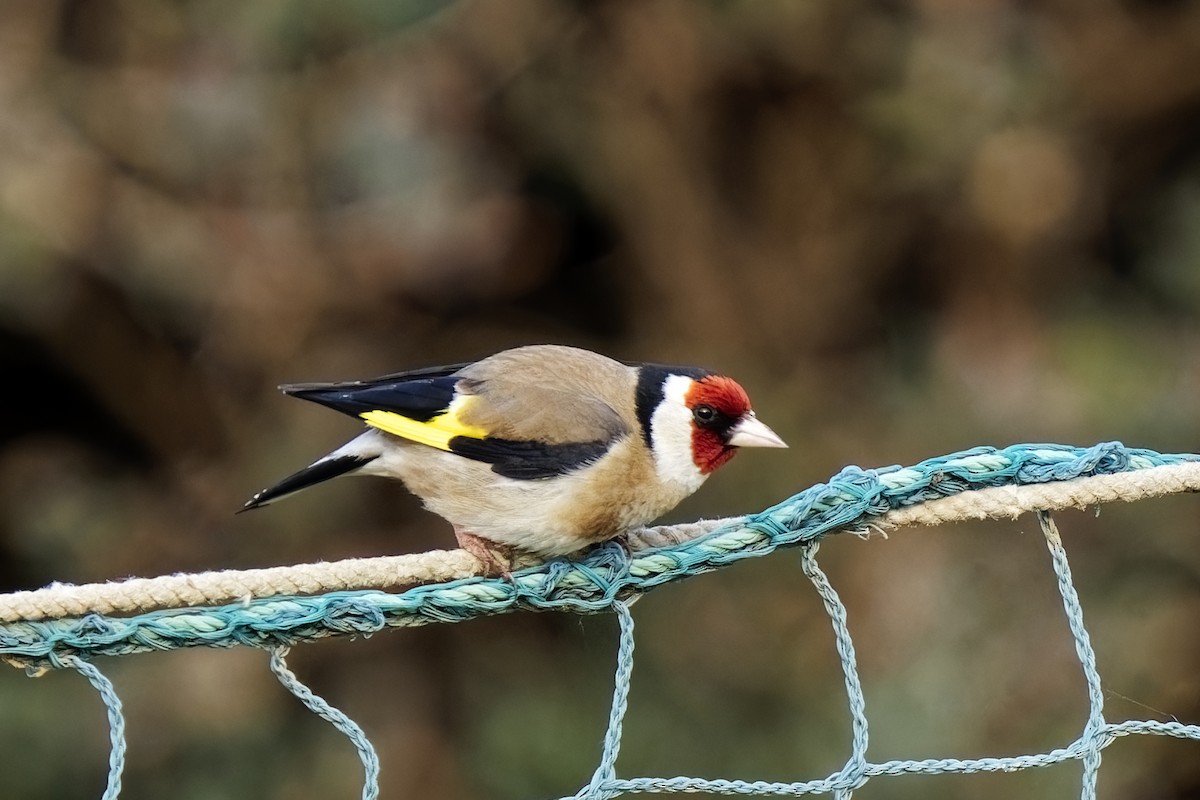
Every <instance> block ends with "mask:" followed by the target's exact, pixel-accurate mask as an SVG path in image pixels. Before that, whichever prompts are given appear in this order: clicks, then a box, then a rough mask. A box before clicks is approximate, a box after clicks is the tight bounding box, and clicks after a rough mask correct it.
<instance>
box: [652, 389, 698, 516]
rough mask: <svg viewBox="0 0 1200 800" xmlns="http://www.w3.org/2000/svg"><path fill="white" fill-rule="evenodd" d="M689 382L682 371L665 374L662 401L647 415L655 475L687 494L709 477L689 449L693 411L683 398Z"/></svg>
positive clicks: (690, 445) (690, 448) (690, 447)
mask: <svg viewBox="0 0 1200 800" xmlns="http://www.w3.org/2000/svg"><path fill="white" fill-rule="evenodd" d="M691 386H692V379H691V378H689V377H686V376H684V375H672V376H670V377H669V378H667V380H666V382H665V383H664V384H663V401H662V403H660V404H659V406H658V408H656V409H655V410H654V413H653V414H652V415H651V417H650V444H651V446H652V448H653V450H654V466H655V470H656V471H657V472H658V477H659V479H660V480H661V481H663V483H667V484H675V485H676V486H679V487H680V488H681V489H683V490H684V491H686V492H687V493H688V494H691V493H692V492H694V491H696V490H697V489H699V488H700V485H701V484H702V483H704V481H705V479H706V478H707V477H708V476H707V475H705V474H704V473H702V472H701V471H700V468H699V467H697V466H696V461H695V458H694V457H693V453H692V412H691V411H690V410H689V409H688V407H687V404H686V403H685V402H684V398H685V397H686V396H687V392H688V389H690V388H691Z"/></svg>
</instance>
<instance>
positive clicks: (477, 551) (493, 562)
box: [454, 528, 516, 581]
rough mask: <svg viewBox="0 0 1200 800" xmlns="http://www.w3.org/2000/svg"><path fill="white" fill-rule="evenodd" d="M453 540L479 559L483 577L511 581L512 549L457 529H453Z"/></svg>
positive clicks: (513, 552)
mask: <svg viewBox="0 0 1200 800" xmlns="http://www.w3.org/2000/svg"><path fill="white" fill-rule="evenodd" d="M454 538H455V539H457V540H458V546H459V547H461V548H462V549H463V550H466V551H467V552H468V553H470V554H471V555H473V556H475V558H477V559H479V563H480V564H483V572H484V575H488V576H493V577H494V576H500V577H502V578H505V579H507V580H509V581H511V580H512V566H513V557H514V556H515V555H516V551H515V549H514V548H512V547H508V546H506V545H502V544H496V543H495V542H493V541H490V540H488V539H484V538H483V537H482V536H476V535H475V534H473V533H468V532H467V531H464V530H460V529H458V528H455V529H454Z"/></svg>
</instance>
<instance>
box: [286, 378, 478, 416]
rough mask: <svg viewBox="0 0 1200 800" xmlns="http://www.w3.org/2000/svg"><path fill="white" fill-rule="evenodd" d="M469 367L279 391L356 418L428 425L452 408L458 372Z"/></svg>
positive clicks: (291, 386) (299, 385) (304, 385)
mask: <svg viewBox="0 0 1200 800" xmlns="http://www.w3.org/2000/svg"><path fill="white" fill-rule="evenodd" d="M465 366H468V365H467V364H449V365H446V366H442V367H427V368H425V369H416V370H410V371H408V372H396V373H393V374H391V375H383V376H381V377H378V378H372V379H370V380H365V381H347V382H344V383H292V384H285V385H283V386H280V387H279V388H280V390H282V391H283V393H284V394H288V395H291V396H292V397H299V398H301V399H302V400H310V401H312V402H314V403H320V404H321V405H323V406H328V407H329V408H332V409H334V410H335V411H341V412H342V413H343V414H349V415H350V416H352V417H357V416H359V415H360V414H363V413H364V412H368V411H380V410H382V411H393V412H395V413H397V414H401V415H403V416H405V417H408V418H409V419H414V420H416V421H417V422H428V421H429V420H431V419H433V418H434V417H436V416H437V415H438V414H442V413H445V411H446V409H447V408H448V407H449V405H450V401H451V400H453V399H454V386H455V384H457V383H458V380H459V379H458V377H457V376H456V375H455V373H457V372H458V371H459V370H460V369H462V368H463V367H465Z"/></svg>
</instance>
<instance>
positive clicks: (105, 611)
mask: <svg viewBox="0 0 1200 800" xmlns="http://www.w3.org/2000/svg"><path fill="white" fill-rule="evenodd" d="M1041 447H1042V448H1043V449H1042V450H1041V452H1042V456H1043V457H1046V456H1050V458H1049V459H1048V460H1047V462H1046V463H1036V462H1031V461H1029V460H1028V459H1026V461H1025V462H1024V463H1022V462H1021V461H1020V459H1019V458H1017V457H1016V456H1019V455H1028V453H1029V452H1030V451H1028V450H1017V449H1016V448H1009V450H1007V451H996V450H992V449H991V448H977V450H975V451H969V452H968V453H964V454H958V456H957V457H946V458H944V459H940V460H939V459H931V460H930V461H928V462H924V464H921V465H917V466H916V467H910V468H907V469H900V468H890V469H888V470H877V471H863V470H855V469H854V468H851V470H849V471H847V472H843V473H842V475H841V476H838V478H843V479H844V478H846V477H849V478H851V479H853V478H861V477H867V476H874V477H876V478H877V479H878V480H879V481H880V484H881V487H882V488H883V489H884V490H885V492H886V493H890V494H892V495H894V496H899V494H900V493H903V492H913V491H916V492H917V493H918V495H919V496H923V494H925V493H928V492H936V493H938V495H941V494H946V495H949V496H945V497H940V499H932V500H929V501H928V502H924V503H921V504H919V505H915V506H907V507H898V508H890V507H889V508H884V509H880V513H878V514H870V513H869V512H868V513H864V514H862V515H860V516H859V518H857V519H854V520H850V521H848V524H847V525H846V526H845V527H848V528H851V529H854V528H856V527H857V528H858V529H859V530H860V531H861V530H865V529H866V528H865V527H864V526H870V527H873V528H878V529H881V530H887V529H891V528H897V527H903V526H907V525H937V524H942V523H947V522H955V521H960V520H967V519H989V518H990V519H1002V518H1013V517H1017V516H1019V515H1020V514H1023V513H1026V512H1029V511H1033V510H1037V509H1045V510H1052V511H1053V510H1059V509H1063V508H1084V507H1087V506H1092V505H1099V504H1101V503H1108V502H1113V501H1118V500H1120V501H1126V502H1129V501H1134V500H1141V499H1145V498H1149V497H1157V496H1161V495H1164V494H1173V493H1178V492H1184V491H1197V490H1200V463H1197V462H1196V461H1187V460H1185V459H1189V458H1191V457H1190V456H1163V455H1160V454H1157V453H1154V454H1150V455H1148V454H1149V451H1133V450H1128V449H1126V448H1123V447H1121V446H1120V445H1117V444H1110V445H1098V446H1097V448H1099V450H1100V453H1101V454H1102V455H1101V457H1107V458H1108V459H1109V461H1110V462H1111V463H1110V464H1109V466H1117V467H1119V469H1120V471H1117V472H1114V473H1111V474H1091V475H1088V476H1087V477H1083V478H1074V479H1067V480H1057V481H1055V482H1052V483H1032V484H1018V485H1001V486H993V487H985V488H980V489H974V490H973V491H970V494H969V496H965V495H963V494H961V492H963V491H967V490H969V489H972V483H975V482H978V481H979V480H986V479H987V478H989V477H992V478H993V479H994V478H995V477H997V476H999V477H1002V478H1004V479H1008V478H1009V477H1016V476H1017V474H1016V472H1013V473H1012V475H1011V476H1010V475H1009V472H1010V471H1011V470H1016V469H1019V468H1024V469H1026V470H1034V469H1035V468H1039V467H1040V468H1041V471H1042V472H1048V473H1049V479H1051V480H1053V468H1054V467H1066V466H1075V467H1078V466H1079V464H1080V463H1081V462H1082V463H1085V464H1086V463H1087V462H1088V461H1089V459H1088V458H1076V455H1077V454H1078V453H1083V452H1092V451H1095V450H1097V448H1092V450H1091V451H1083V450H1078V449H1076V448H1061V447H1059V446H1050V445H1046V446H1041ZM1032 452H1034V453H1036V452H1037V451H1032ZM1067 453H1069V454H1070V455H1071V456H1072V458H1071V462H1073V463H1072V464H1071V465H1067V464H1066V463H1065V462H1064V460H1063V459H1062V458H1061V456H1062V455H1064V454H1067ZM1151 455H1152V457H1151ZM1117 456H1124V458H1117ZM1094 457H1095V454H1094V453H1093V458H1094ZM1156 462H1158V463H1157V465H1155V464H1156ZM1143 463H1144V464H1146V466H1141V464H1143ZM1100 466H1102V465H1100V464H1097V467H1100ZM930 467H935V468H934V469H932V470H931V469H930ZM938 470H940V471H938ZM1127 470H1133V471H1127ZM856 473H857V474H856ZM939 475H940V476H941V477H940V478H939V477H938V476H939ZM838 478H835V479H834V480H833V481H832V482H831V483H830V484H829V485H828V487H827V488H829V489H832V490H834V493H835V494H836V493H837V492H838V491H849V492H850V495H849V496H848V499H853V495H854V493H855V490H861V489H863V488H865V487H858V486H856V485H855V484H854V483H852V482H847V483H846V485H845V486H841V485H839V480H838ZM820 486H821V485H819V486H818V487H814V489H816V488H820ZM922 490H923V491H922ZM956 492H957V493H956ZM802 498H804V493H802V494H801V495H796V496H795V497H793V498H791V499H790V500H788V501H785V502H784V503H781V504H779V505H778V506H776V507H775V508H774V509H769V510H768V511H766V512H763V513H762V514H758V515H754V516H752V517H734V518H729V519H720V520H708V521H701V522H695V523H688V524H683V525H673V526H662V527H656V528H645V529H642V530H639V531H634V532H632V533H631V534H630V536H629V543H628V544H629V550H630V551H632V552H633V553H644V552H646V551H653V550H656V549H658V548H664V547H673V546H677V545H681V544H683V543H686V542H692V541H696V540H699V539H701V538H702V537H705V536H707V535H709V534H711V533H713V532H714V531H724V532H725V533H726V536H727V537H728V538H731V539H732V541H731V542H730V543H729V546H731V547H732V549H741V547H742V546H744V547H745V548H750V547H753V546H755V545H756V544H758V541H757V540H759V539H762V538H763V537H764V535H769V532H763V531H762V527H765V526H770V524H771V522H772V520H773V519H774V518H777V517H779V516H781V514H782V512H783V511H785V510H786V509H787V508H788V507H789V506H795V505H798V504H802V503H803V500H802ZM827 532H829V531H822V533H827ZM662 557H663V556H662V555H661V554H656V555H654V556H651V557H648V558H647V559H645V561H648V562H653V561H655V560H661V558H662ZM642 562H643V560H642V559H636V560H635V564H634V569H636V570H645V571H646V572H648V573H649V572H654V571H657V569H658V567H659V566H662V565H661V564H659V565H656V564H653V563H642ZM530 563H536V562H534V561H531V560H527V561H526V562H524V564H530ZM518 566H522V565H521V564H519V565H518ZM481 568H482V565H481V564H480V563H479V561H478V560H477V559H476V558H475V557H474V556H472V555H470V554H469V553H467V552H465V551H463V550H450V551H445V550H434V551H431V552H428V553H419V554H416V555H402V556H382V557H377V558H358V559H347V560H344V561H333V562H319V563H314V564H299V565H293V566H286V567H274V568H267V569H250V570H225V571H218V572H203V573H196V574H180V575H165V576H162V577H157V578H131V579H128V580H124V581H119V582H111V583H97V584H87V585H83V586H72V585H69V584H54V585H52V586H50V587H48V588H45V589H38V590H35V591H28V592H13V593H11V594H4V595H0V622H16V621H18V620H22V621H33V620H42V619H56V618H62V617H81V616H83V615H85V614H101V615H110V614H126V613H133V612H139V611H147V610H153V609H161V608H184V607H188V606H207V605H219V604H224V603H234V602H239V601H242V602H244V601H247V600H250V599H257V598H269V597H277V596H294V595H315V594H324V593H330V592H343V591H352V590H358V589H389V588H403V587H410V586H415V585H421V584H434V583H446V582H451V581H457V580H462V579H465V578H470V577H473V576H477V575H479V574H480V572H481ZM542 571H543V573H544V572H545V568H543V570H542ZM527 575H528V573H527Z"/></svg>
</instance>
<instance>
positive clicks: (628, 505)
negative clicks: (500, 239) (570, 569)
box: [239, 345, 787, 574]
mask: <svg viewBox="0 0 1200 800" xmlns="http://www.w3.org/2000/svg"><path fill="white" fill-rule="evenodd" d="M279 388H280V390H281V391H282V392H284V393H285V394H287V395H290V396H293V397H298V398H301V399H303V400H309V401H311V402H314V403H318V404H320V405H323V406H326V407H328V408H332V409H334V410H336V411H340V412H342V413H344V414H347V415H349V416H352V417H357V418H358V419H360V420H361V421H362V422H364V423H366V426H367V428H366V430H365V431H364V432H362V433H361V434H360V435H358V436H356V437H355V438H354V439H351V440H350V441H349V442H347V443H346V444H344V445H342V446H341V447H339V448H337V449H336V450H334V451H333V452H331V453H329V454H328V455H326V456H323V457H321V458H319V459H317V460H316V461H314V462H313V463H312V464H310V465H308V466H307V467H305V468H303V469H301V470H300V471H298V472H296V473H294V474H292V475H289V476H288V477H286V478H284V479H283V480H281V481H280V482H278V483H276V484H274V485H273V486H270V487H268V488H266V489H263V490H262V491H260V492H258V493H257V494H255V495H254V496H253V497H251V498H250V500H248V501H247V502H246V504H245V505H244V506H243V508H242V509H241V511H248V510H250V509H255V508H260V507H262V506H265V505H268V504H270V503H274V502H275V501H277V500H280V499H282V498H284V497H288V496H290V495H293V494H295V493H297V492H299V491H302V490H304V489H308V488H309V487H311V486H313V485H315V484H318V483H322V482H324V481H327V480H330V479H332V478H336V477H339V476H342V475H381V476H386V477H390V478H399V479H400V480H401V481H403V483H404V484H405V485H406V487H407V488H408V490H409V491H411V492H412V493H413V494H414V495H416V496H417V497H418V498H420V499H421V500H422V501H423V503H424V505H425V507H426V508H427V509H429V510H430V511H432V512H433V513H435V514H438V515H440V516H442V517H443V518H445V519H446V520H447V521H449V522H450V524H451V525H452V527H453V529H454V534H455V537H456V539H457V541H458V544H459V546H460V547H462V548H463V549H464V550H466V551H467V552H469V553H471V554H472V555H474V556H476V557H477V558H478V559H479V560H480V561H481V562H482V563H483V564H484V565H485V568H486V569H487V570H488V571H490V572H500V573H503V574H508V571H507V570H508V567H507V564H508V563H511V560H512V558H513V557H514V556H515V555H516V554H517V553H518V552H522V551H523V552H527V553H532V554H534V555H537V556H540V557H543V558H554V557H559V556H566V555H570V554H573V553H575V552H577V551H579V550H582V549H584V548H586V547H588V546H589V545H592V544H595V543H599V542H603V541H607V540H610V539H614V538H619V537H623V536H624V535H625V534H627V533H628V532H629V531H631V530H634V529H636V528H639V527H641V526H643V525H646V524H647V523H649V522H651V521H653V520H654V519H657V518H658V517H660V516H662V515H663V514H665V513H666V512H668V511H670V510H671V509H672V508H674V507H675V506H676V505H677V504H678V503H679V502H680V501H682V500H683V499H684V498H685V497H687V496H689V495H691V494H692V493H693V492H695V491H696V490H697V489H699V488H700V486H701V485H702V484H703V483H704V482H705V480H707V479H708V477H709V476H710V475H711V474H712V473H713V472H714V471H715V470H716V469H718V468H719V467H721V466H722V465H724V464H725V463H726V462H728V461H729V459H730V458H732V457H733V455H734V454H735V453H736V452H737V450H738V448H741V447H787V445H786V444H785V443H784V441H783V440H782V439H781V438H780V437H779V436H778V435H776V434H775V432H774V431H772V430H771V429H770V428H769V427H767V426H766V425H765V424H763V423H762V422H761V421H759V419H758V418H757V417H756V416H755V413H754V410H753V409H752V408H751V405H750V398H749V397H748V396H747V394H746V391H745V390H744V389H743V388H742V387H741V386H740V385H739V384H738V383H737V382H736V381H734V380H733V379H732V378H729V377H726V376H724V375H720V374H717V373H715V372H712V371H709V370H707V369H701V368H698V367H684V366H667V365H661V364H649V363H627V362H621V361H616V360H614V359H611V358H608V357H607V356H603V355H600V354H598V353H594V352H591V351H589V350H583V349H579V348H575V347H568V346H564V345H527V346H523V347H516V348H513V349H509V350H504V351H501V352H499V353H496V354H495V355H492V356H489V357H487V358H484V359H482V360H479V361H474V362H470V363H464V364H452V365H448V366H439V367H428V368H423V369H416V370H410V371H407V372H398V373H394V374H391V375H385V376H382V377H379V378H373V379H370V380H362V381H351V382H340V383H297V384H285V385H283V386H280V387H279ZM239 513H240V512H239Z"/></svg>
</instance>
